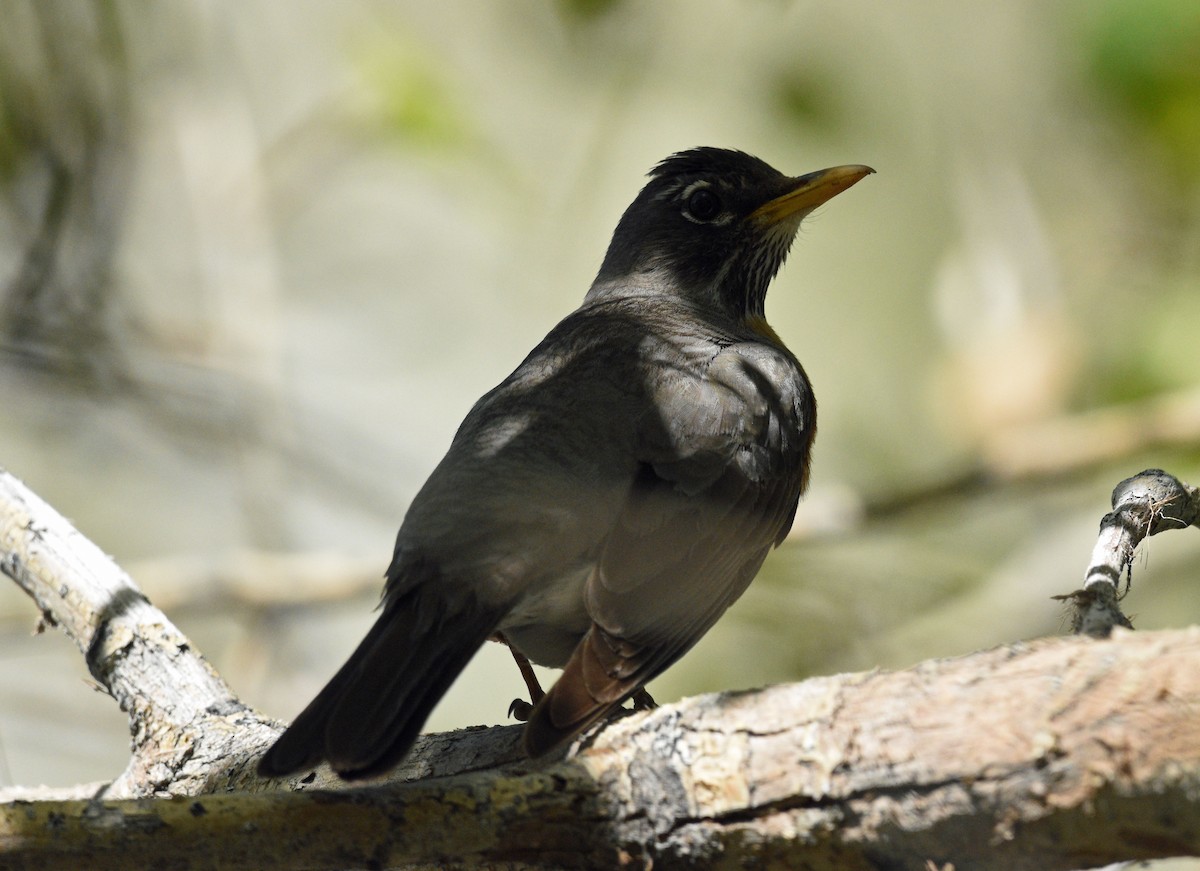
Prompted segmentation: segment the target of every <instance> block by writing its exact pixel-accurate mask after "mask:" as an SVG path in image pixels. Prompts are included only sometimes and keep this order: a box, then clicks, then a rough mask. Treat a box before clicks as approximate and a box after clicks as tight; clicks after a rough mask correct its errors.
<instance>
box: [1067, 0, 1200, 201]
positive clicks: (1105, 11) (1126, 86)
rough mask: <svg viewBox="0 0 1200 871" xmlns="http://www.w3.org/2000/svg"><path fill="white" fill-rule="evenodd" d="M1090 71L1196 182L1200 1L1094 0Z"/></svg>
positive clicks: (1177, 168) (1199, 121)
mask: <svg viewBox="0 0 1200 871" xmlns="http://www.w3.org/2000/svg"><path fill="white" fill-rule="evenodd" d="M1087 6H1088V15H1089V16H1090V17H1091V18H1092V20H1093V22H1094V29H1093V30H1092V37H1091V39H1092V42H1091V44H1090V45H1089V47H1088V48H1089V53H1090V72H1091V75H1092V76H1093V78H1094V80H1095V82H1096V86H1097V89H1098V90H1099V92H1100V93H1101V94H1103V95H1105V96H1107V97H1108V98H1110V99H1111V100H1112V101H1113V102H1114V103H1115V104H1116V105H1117V106H1118V107H1119V108H1120V109H1121V111H1122V112H1124V113H1125V114H1127V116H1128V117H1129V118H1130V119H1131V120H1132V121H1133V122H1134V123H1135V124H1137V125H1139V127H1140V132H1141V133H1142V135H1143V136H1145V137H1146V138H1147V139H1148V140H1152V141H1154V142H1155V143H1156V144H1157V145H1158V146H1159V147H1161V149H1162V150H1163V153H1164V154H1165V155H1167V156H1168V157H1169V159H1170V160H1171V164H1172V168H1173V169H1174V170H1175V171H1178V172H1181V173H1183V174H1184V176H1185V178H1186V179H1187V180H1188V181H1189V182H1193V183H1194V182H1196V181H1197V180H1200V3H1196V2H1195V0H1139V2H1127V0H1113V2H1092V3H1089V4H1087Z"/></svg>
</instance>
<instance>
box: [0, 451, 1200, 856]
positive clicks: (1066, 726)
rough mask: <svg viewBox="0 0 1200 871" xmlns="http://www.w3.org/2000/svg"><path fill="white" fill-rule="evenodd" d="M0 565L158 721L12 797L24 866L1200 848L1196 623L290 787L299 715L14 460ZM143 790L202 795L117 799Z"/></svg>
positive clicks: (628, 721)
mask: <svg viewBox="0 0 1200 871" xmlns="http://www.w3.org/2000/svg"><path fill="white" fill-rule="evenodd" d="M0 567H2V568H3V571H4V572H5V573H6V574H9V575H10V576H13V577H14V578H15V579H16V580H17V581H18V582H19V583H21V584H22V586H23V587H24V588H25V589H26V590H28V591H29V592H30V593H31V595H33V596H34V597H35V599H36V600H37V602H38V605H39V607H40V608H41V609H42V610H43V613H44V614H45V615H46V616H47V619H50V620H52V621H53V622H56V623H57V624H59V625H60V626H62V627H63V628H64V630H65V631H66V632H67V633H68V635H70V636H71V637H72V638H73V639H75V641H76V643H77V644H78V645H79V647H80V649H81V650H82V651H84V652H85V655H87V657H88V662H89V666H90V667H91V668H92V671H93V674H95V675H96V677H97V679H98V680H101V681H102V682H104V683H105V685H106V686H107V687H109V689H110V691H111V692H112V693H113V695H114V697H115V698H117V700H118V701H119V702H120V703H121V704H122V707H124V708H125V710H127V711H129V712H130V714H131V724H132V728H133V733H134V759H133V761H132V762H131V764H130V767H129V769H127V771H126V772H125V774H124V775H122V778H121V779H120V780H118V782H117V783H116V784H114V785H113V787H112V788H111V789H110V790H108V792H107V793H106V794H104V795H103V796H98V797H96V798H94V799H91V800H76V801H36V802H30V801H10V802H8V803H6V804H0V858H2V859H3V863H4V864H6V866H7V863H11V865H12V867H15V868H29V869H59V868H62V869H66V868H77V867H83V866H86V867H89V868H96V869H105V868H127V867H142V866H166V865H169V866H170V867H174V868H181V869H203V868H262V869H290V868H345V867H365V868H384V867H388V868H393V867H395V868H400V867H403V868H432V867H456V866H457V867H466V866H485V867H487V866H491V867H505V868H538V867H541V868H545V867H563V868H612V867H622V866H636V867H648V866H649V865H650V864H653V866H654V867H655V868H656V869H663V868H668V869H669V868H677V867H696V866H703V867H729V868H738V867H744V866H745V865H746V864H748V863H755V864H758V865H760V866H762V867H788V868H792V867H797V868H803V867H808V868H838V869H850V871H854V869H867V868H871V869H877V868H879V867H895V868H914V869H916V868H921V869H924V868H926V867H927V865H926V863H928V862H932V863H933V865H934V867H944V866H945V865H946V864H947V863H951V864H953V866H954V867H956V868H960V869H961V868H973V869H976V868H977V869H984V871H987V869H1017V871H1019V869H1025V868H1028V869H1034V868H1036V869H1039V871H1042V869H1045V871H1053V869H1073V868H1078V867H1082V866H1087V865H1096V864H1103V863H1104V862H1111V861H1115V860H1117V859H1137V858H1153V857H1163V856H1173V855H1181V854H1195V853H1197V852H1200V804H1198V803H1197V802H1196V801H1195V799H1196V797H1197V796H1198V795H1200V719H1197V718H1196V717H1195V711H1196V710H1197V708H1198V707H1200V669H1197V668H1196V667H1195V663H1196V662H1197V661H1200V630H1197V629H1190V630H1183V631H1175V632H1161V633H1138V634H1132V633H1128V632H1125V631H1121V630H1118V631H1117V632H1115V633H1114V634H1113V637H1112V638H1110V639H1108V640H1103V641H1097V640H1093V639H1090V638H1086V637H1075V638H1064V639H1043V640H1041V641H1037V642H1034V643H1030V644H1017V645H1009V646H1005V647H1002V648H998V649H995V650H992V651H987V652H983V653H978V654H973V655H971V656H967V657H963V658H960V659H953V660H937V661H930V662H926V663H922V664H921V665H919V666H916V667H915V668H912V669H908V670H906V671H900V672H894V673H877V672H875V673H868V674H852V675H840V676H835V677H827V678H817V679H813V680H809V681H806V682H804V683H800V684H793V685H785V686H777V687H772V688H768V689H765V690H758V691H746V692H731V693H721V694H717V695H710V696H703V697H698V698H693V699H686V700H684V701H682V702H679V703H678V704H674V705H667V706H664V707H662V708H659V709H657V710H655V711H652V712H646V713H638V714H630V715H628V716H626V717H624V718H622V719H620V720H618V721H616V722H612V723H609V724H607V725H606V726H604V727H603V728H601V729H599V730H596V731H593V732H591V733H589V734H588V735H585V736H584V738H583V739H582V740H581V741H578V742H576V744H575V745H574V746H573V747H571V748H570V750H569V751H568V752H567V754H566V756H565V758H559V759H558V760H554V761H550V762H548V763H545V762H543V763H532V762H529V761H527V760H524V759H521V758H520V753H519V749H518V747H519V740H518V737H519V728H518V727H501V728H495V729H477V730H464V731H461V732H454V733H449V734H445V735H435V736H426V738H424V739H423V740H422V741H421V742H420V743H419V745H418V747H417V748H416V750H415V751H414V753H413V754H412V755H411V756H410V757H409V759H408V760H406V762H405V764H404V766H403V767H402V768H401V769H400V770H399V771H397V772H395V773H394V774H393V776H392V778H391V779H390V780H389V782H386V783H384V784H381V785H377V786H374V787H368V788H356V789H344V788H340V784H338V783H336V781H334V780H333V779H332V778H331V776H330V775H329V773H328V772H327V771H325V770H322V771H320V772H317V773H315V774H312V775H309V776H307V777H303V778H300V779H298V780H292V781H289V782H288V784H286V786H288V787H290V788H291V789H293V790H295V791H287V792H278V791H272V790H277V789H279V788H280V787H282V786H285V785H284V784H280V783H276V782H267V781H262V780H258V779H255V778H254V777H253V775H252V774H251V773H250V771H251V769H252V765H253V762H254V761H255V760H256V759H257V758H258V756H259V755H260V754H261V753H262V751H263V749H264V748H265V746H266V745H267V743H268V742H269V741H270V740H271V739H272V738H273V737H274V735H275V734H276V728H275V726H274V725H273V724H271V723H270V722H269V721H267V720H265V719H264V718H262V717H260V716H259V715H257V714H255V713H254V712H253V711H251V710H249V709H248V708H246V707H245V706H244V705H243V704H242V703H241V702H239V701H238V700H237V699H236V698H235V697H234V696H233V694H232V693H231V692H230V691H229V689H228V687H226V686H225V684H224V682H223V681H221V679H220V678H219V677H218V676H217V675H216V674H215V673H213V672H212V670H211V668H209V667H208V666H207V664H206V663H204V661H203V659H202V658H201V657H200V656H199V654H197V653H196V652H195V651H194V650H193V649H192V647H191V645H190V644H189V643H188V642H187V641H186V639H184V638H183V637H182V636H181V635H180V634H179V632H178V630H176V629H175V628H174V627H173V626H172V625H171V624H170V622H169V621H168V620H167V619H166V617H165V616H163V615H162V614H161V613H160V612H158V611H157V610H156V609H154V608H153V606H151V605H150V604H149V603H148V602H147V601H146V600H145V597H144V596H142V595H141V593H140V592H139V591H138V590H137V588H136V587H135V586H134V585H133V582H132V581H131V580H130V579H129V578H128V577H127V576H126V575H124V573H122V572H121V571H120V570H119V569H118V568H117V567H116V566H115V565H113V564H112V563H111V561H110V560H108V558H107V557H105V556H104V555H103V554H102V553H100V551H99V550H98V549H96V548H95V547H94V545H92V544H91V543H90V542H87V541H86V539H84V538H83V537H82V536H81V535H80V534H79V533H78V532H76V531H75V530H74V529H73V528H71V527H70V525H69V524H67V522H66V521H65V520H63V519H62V518H61V517H60V516H59V515H58V514H57V513H55V512H53V510H52V509H50V508H49V506H46V505H45V504H44V503H42V502H41V500H39V499H37V497H36V496H34V495H33V494H32V493H29V491H28V490H26V489H25V488H24V487H23V486H21V485H20V483H19V482H17V481H15V479H12V478H11V477H9V476H5V475H2V474H0ZM177 689H181V690H182V692H183V694H184V695H186V696H187V698H186V699H180V698H176V696H177V695H178V694H177V693H176V690H177ZM221 753H224V754H225V755H224V756H221V755H220V754H221ZM156 766H158V767H156ZM405 780H407V781H408V782H401V781H405ZM213 793H217V794H213ZM131 794H132V795H142V796H144V795H148V794H154V795H171V796H175V798H171V799H155V800H145V799H141V800H134V799H123V800H114V797H115V796H117V795H131ZM184 796H186V797H184Z"/></svg>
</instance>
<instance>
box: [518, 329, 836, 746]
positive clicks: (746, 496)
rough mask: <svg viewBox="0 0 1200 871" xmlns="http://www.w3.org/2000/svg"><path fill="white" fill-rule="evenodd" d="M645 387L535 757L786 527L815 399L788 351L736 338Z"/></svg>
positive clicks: (624, 687)
mask: <svg viewBox="0 0 1200 871" xmlns="http://www.w3.org/2000/svg"><path fill="white" fill-rule="evenodd" d="M649 368H650V370H651V371H654V372H658V373H660V374H659V376H658V381H657V382H656V383H652V384H651V385H648V386H649V388H650V389H649V398H650V399H651V402H650V403H649V404H648V407H647V411H646V414H645V417H644V419H643V420H642V421H641V426H640V434H639V453H640V459H641V461H642V464H641V467H640V472H639V474H638V477H637V479H636V480H635V482H634V484H633V486H632V488H631V490H630V493H629V496H628V498H627V500H626V502H625V504H624V506H623V508H622V511H621V513H620V516H619V518H618V520H617V523H616V525H615V527H614V528H613V530H612V532H611V534H610V535H609V537H608V540H607V542H606V544H605V547H604V550H603V553H602V555H601V558H600V560H599V562H598V564H597V567H596V570H595V572H594V573H593V575H592V577H591V579H590V581H589V582H588V585H587V589H586V600H587V608H588V612H589V614H590V615H591V617H592V620H593V625H592V627H591V629H590V631H589V633H588V634H587V636H585V638H584V640H583V641H582V642H581V643H580V644H579V646H578V648H577V649H576V651H575V653H574V654H573V656H572V658H571V660H570V661H569V662H568V664H567V666H566V668H565V669H564V672H563V675H562V677H561V678H560V679H559V681H558V682H557V683H556V684H555V686H554V688H553V689H552V691H551V692H550V693H549V694H548V695H547V696H546V698H545V699H544V700H543V702H542V703H541V704H539V706H538V709H537V710H535V712H534V715H533V717H532V718H531V720H530V724H529V726H528V727H527V731H526V746H527V748H528V749H529V751H530V753H531V754H532V755H537V754H539V753H543V752H546V751H548V750H549V749H551V748H552V747H554V746H555V745H557V744H558V743H561V741H562V740H565V739H566V738H568V737H570V736H571V735H572V734H575V733H576V732H578V731H579V730H580V729H582V728H584V727H586V726H587V725H588V724H589V723H590V722H593V721H595V720H596V719H598V718H599V717H602V716H604V714H606V713H607V712H608V711H609V710H611V709H612V708H613V707H615V706H616V705H619V704H620V703H621V702H622V701H623V700H624V699H625V698H627V697H628V696H629V695H630V694H631V693H633V692H634V691H636V690H637V689H638V688H639V687H641V686H642V685H644V684H645V683H646V682H648V681H649V680H650V679H652V678H653V677H654V676H655V675H657V674H659V673H661V672H662V671H663V670H664V669H666V668H667V667H668V666H669V665H671V663H673V662H674V661H675V660H677V659H678V658H679V657H680V656H682V655H683V654H684V653H685V652H686V651H687V650H688V649H689V648H690V647H691V646H692V645H693V644H694V643H695V642H696V641H697V640H699V638H700V637H701V636H702V635H703V634H704V633H705V632H706V631H707V630H708V629H709V627H711V626H712V624H713V623H715V622H716V620H717V619H718V618H719V617H720V616H721V614H722V613H724V611H725V609H726V608H728V607H729V605H730V604H732V603H733V601H734V600H735V599H737V597H738V596H740V595H741V593H742V592H743V591H744V590H745V588H746V586H747V585H748V584H749V583H750V581H751V580H752V579H753V577H754V575H755V574H756V573H757V572H758V569H759V567H760V566H761V564H762V561H763V559H764V558H765V557H766V554H767V552H768V551H769V550H770V548H771V547H772V546H773V545H775V544H777V543H778V542H779V541H781V540H782V538H783V536H784V535H786V533H787V529H788V527H789V526H790V524H791V519H792V517H793V515H794V513H795V509H796V503H797V501H798V499H799V496H800V493H801V491H802V490H803V487H804V484H805V478H806V475H807V466H808V453H809V447H810V445H811V441H812V436H813V431H814V426H815V407H814V405H813V401H812V396H811V393H810V392H809V390H808V386H807V381H805V380H804V378H803V374H802V372H801V371H800V369H799V366H798V364H796V363H795V361H794V359H793V358H791V357H790V355H787V354H786V353H784V352H780V351H777V350H776V349H774V348H769V347H765V346H762V345H757V344H754V345H735V346H732V347H729V348H726V349H725V350H724V351H722V352H721V353H719V354H717V355H716V356H715V357H714V358H713V359H712V361H711V363H710V364H709V365H708V366H707V368H706V369H705V370H704V371H703V373H702V374H700V375H696V374H693V373H689V372H687V371H686V370H683V369H680V368H679V367H675V368H674V369H672V368H669V367H667V366H652V367H649Z"/></svg>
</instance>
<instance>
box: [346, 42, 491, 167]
mask: <svg viewBox="0 0 1200 871" xmlns="http://www.w3.org/2000/svg"><path fill="white" fill-rule="evenodd" d="M350 56H351V57H352V58H353V59H354V62H355V64H356V65H357V67H358V70H359V72H360V75H361V78H362V83H363V86H364V92H365V99H366V100H367V101H368V103H369V104H371V105H370V108H369V110H368V111H369V113H370V117H371V118H372V119H373V120H374V121H376V122H377V123H378V125H379V130H380V131H381V132H382V133H383V134H384V135H385V136H386V137H389V138H392V139H394V140H395V141H398V142H400V143H401V144H403V145H405V146H408V147H413V148H417V149H420V150H424V151H427V152H444V151H454V150H457V149H458V148H460V147H462V146H463V145H465V144H467V143H468V142H469V141H470V140H472V139H473V138H474V133H473V131H472V130H471V122H470V120H469V118H468V116H467V115H466V113H465V112H464V111H463V107H462V105H461V100H460V99H459V97H458V95H457V94H456V93H455V89H454V87H453V84H452V76H451V71H450V70H449V69H447V68H446V66H445V65H444V63H442V62H441V61H440V59H439V58H438V57H437V56H436V55H435V54H433V53H431V52H429V51H428V50H427V49H425V48H424V47H423V46H421V45H420V44H419V43H418V42H417V41H415V40H413V39H407V38H404V36H403V35H402V34H399V33H391V34H389V38H387V39H380V38H374V39H371V40H368V41H367V42H366V43H365V44H364V45H362V46H360V47H359V48H357V49H356V50H354V51H352V52H351V53H350Z"/></svg>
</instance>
